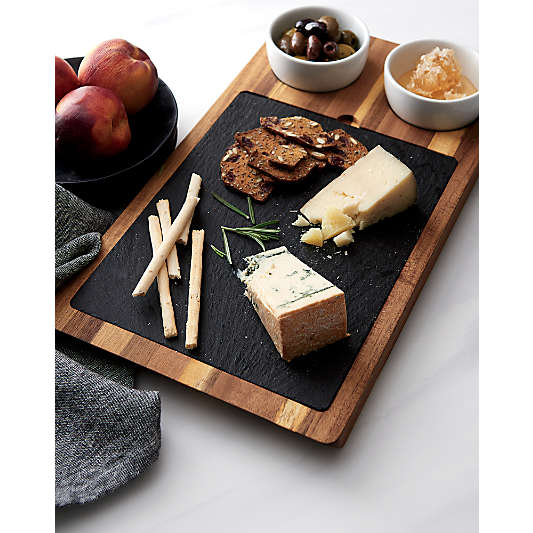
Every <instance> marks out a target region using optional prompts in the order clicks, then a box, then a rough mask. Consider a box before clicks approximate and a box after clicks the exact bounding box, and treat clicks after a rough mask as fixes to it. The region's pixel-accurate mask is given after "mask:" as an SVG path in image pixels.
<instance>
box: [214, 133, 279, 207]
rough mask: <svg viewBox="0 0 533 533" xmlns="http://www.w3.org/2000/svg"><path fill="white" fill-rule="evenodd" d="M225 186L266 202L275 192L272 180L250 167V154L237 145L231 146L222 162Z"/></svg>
mask: <svg viewBox="0 0 533 533" xmlns="http://www.w3.org/2000/svg"><path fill="white" fill-rule="evenodd" d="M220 175H221V178H222V181H223V183H224V185H226V186H227V187H230V188H232V189H235V190H236V191H239V192H241V193H243V194H247V195H249V196H251V197H252V198H253V199H254V200H257V201H258V202H264V201H265V200H266V199H267V198H268V197H269V196H270V195H271V194H272V191H273V190H274V186H273V185H272V182H273V181H274V180H273V179H272V178H270V177H268V176H266V175H264V174H262V173H261V172H259V171H258V170H255V169H253V168H251V167H249V166H248V154H247V153H246V152H245V151H244V150H243V149H242V148H241V147H240V146H239V145H238V144H237V143H235V144H233V145H232V146H230V147H229V148H228V149H227V150H226V152H225V154H224V157H222V160H221V161H220Z"/></svg>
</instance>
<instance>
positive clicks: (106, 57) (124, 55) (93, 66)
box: [78, 39, 158, 114]
mask: <svg viewBox="0 0 533 533" xmlns="http://www.w3.org/2000/svg"><path fill="white" fill-rule="evenodd" d="M78 76H79V79H80V81H81V83H82V85H97V86H98V87H105V88H106V89H110V90H112V91H113V92H115V93H116V94H117V95H118V97H119V98H120V99H121V100H122V102H123V103H124V106H125V107H126V111H127V112H128V113H129V114H133V113H137V112H138V111H140V110H141V109H143V108H144V107H146V106H147V105H148V104H149V103H150V101H151V100H152V98H153V97H154V94H155V93H156V91H157V86H158V78H157V70H156V68H155V66H154V64H153V63H152V62H151V61H150V58H149V57H148V56H147V55H146V53H145V52H143V51H142V50H141V49H140V48H137V47H136V46H133V45H132V44H131V43H129V42H128V41H125V40H124V39H111V40H110V41H104V42H103V43H101V44H99V45H98V46H97V47H96V48H94V49H93V50H91V51H90V52H89V53H88V54H87V55H86V56H85V57H84V58H83V61H82V62H81V65H80V68H79V71H78Z"/></svg>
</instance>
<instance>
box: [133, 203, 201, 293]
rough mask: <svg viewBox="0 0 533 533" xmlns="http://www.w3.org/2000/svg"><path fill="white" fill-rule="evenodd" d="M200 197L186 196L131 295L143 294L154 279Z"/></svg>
mask: <svg viewBox="0 0 533 533" xmlns="http://www.w3.org/2000/svg"><path fill="white" fill-rule="evenodd" d="M199 201H200V198H187V199H186V200H185V203H184V204H183V207H182V208H181V211H180V212H179V214H178V216H177V217H176V218H175V219H174V222H173V223H172V226H170V229H169V230H168V233H167V234H166V235H165V237H164V238H163V242H162V243H161V246H160V247H159V248H158V249H157V252H156V253H155V254H154V256H153V257H152V260H151V261H150V263H149V264H148V266H147V267H146V270H145V271H144V274H143V275H142V276H141V279H140V280H139V283H137V286H136V287H135V289H134V290H133V292H132V296H144V295H145V294H146V291H147V290H148V289H149V288H150V285H151V284H152V282H153V281H154V279H155V277H156V276H157V273H158V272H159V271H160V270H161V267H162V266H163V263H164V262H165V261H166V258H167V257H168V254H169V253H170V250H171V249H172V247H173V246H174V245H175V244H176V240H177V239H178V236H179V235H181V233H182V232H183V229H184V228H185V226H186V224H187V222H188V221H189V220H190V219H191V218H192V216H193V214H194V210H195V209H196V205H197V204H198V202H199Z"/></svg>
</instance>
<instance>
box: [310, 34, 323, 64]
mask: <svg viewBox="0 0 533 533" xmlns="http://www.w3.org/2000/svg"><path fill="white" fill-rule="evenodd" d="M320 52H322V42H321V41H320V39H319V38H318V37H317V36H316V35H311V36H310V37H309V39H308V40H307V59H309V60H311V61H316V60H317V59H318V58H319V57H320Z"/></svg>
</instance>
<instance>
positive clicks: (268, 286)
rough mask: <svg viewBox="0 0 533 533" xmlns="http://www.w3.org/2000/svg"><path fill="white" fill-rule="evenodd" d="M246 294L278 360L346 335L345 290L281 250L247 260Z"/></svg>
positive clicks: (296, 355) (308, 350) (300, 353)
mask: <svg viewBox="0 0 533 533" xmlns="http://www.w3.org/2000/svg"><path fill="white" fill-rule="evenodd" d="M246 262H247V264H248V266H247V268H246V269H245V270H244V271H243V272H241V273H240V278H241V280H242V281H243V282H244V283H245V285H246V295H247V296H248V298H249V299H250V301H251V302H252V304H253V306H254V308H255V310H256V311H257V314H258V315H259V318H260V319H261V322H262V323H263V325H264V326H265V328H266V330H267V331H268V334H269V335H270V337H271V339H272V342H273V343H274V346H275V347H276V349H277V350H278V352H279V353H280V355H281V357H282V358H283V359H285V360H287V361H291V360H292V359H294V358H295V357H298V356H300V355H304V354H306V353H309V352H312V351H314V350H318V349H319V348H322V347H324V346H326V345H328V344H331V343H333V342H336V341H338V340H340V339H343V338H344V337H346V336H347V332H346V328H347V320H346V303H345V299H344V292H342V291H341V290H340V289H339V288H338V287H336V286H335V285H333V284H332V283H331V282H330V281H328V280H327V279H325V278H323V277H322V276H320V275H319V274H317V273H316V272H315V271H314V270H312V269H311V268H309V267H308V266H307V265H306V264H305V263H303V262H302V261H300V260H299V259H298V258H297V257H295V256H294V255H292V254H291V253H289V252H288V251H287V248H285V247H284V246H282V247H280V248H275V249H274V250H268V251H266V252H262V253H260V254H257V255H254V256H251V257H247V258H246Z"/></svg>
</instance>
